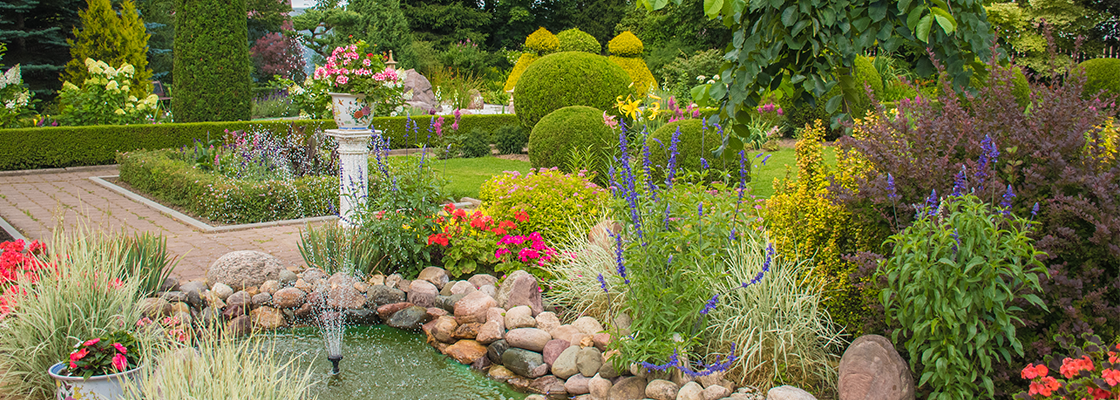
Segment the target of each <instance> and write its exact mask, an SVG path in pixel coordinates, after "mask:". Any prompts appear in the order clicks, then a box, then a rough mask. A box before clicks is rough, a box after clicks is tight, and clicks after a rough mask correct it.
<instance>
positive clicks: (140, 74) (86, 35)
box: [62, 0, 152, 97]
mask: <svg viewBox="0 0 1120 400" xmlns="http://www.w3.org/2000/svg"><path fill="white" fill-rule="evenodd" d="M86 4H87V5H88V8H87V9H86V10H85V11H79V12H78V15H79V17H80V18H81V21H82V28H81V29H78V28H76V27H75V28H74V39H73V40H71V39H67V40H66V43H67V44H69V45H70V56H71V57H72V58H71V59H70V62H69V63H67V64H66V72H65V73H63V74H62V80H63V81H68V82H70V83H73V84H75V85H81V84H82V82H85V81H86V78H89V76H90V73H89V70H88V69H87V68H86V59H87V58H92V59H94V60H101V61H104V62H106V63H108V64H109V65H121V64H125V63H127V64H130V65H132V66H133V68H135V69H136V73H135V75H134V76H133V78H132V80H131V82H130V86H131V87H132V90H131V92H130V93H131V94H132V95H133V96H136V97H144V96H146V95H147V94H148V93H150V92H151V91H152V83H151V78H152V70H150V69H148V38H149V37H150V36H151V35H148V33H147V31H146V30H145V28H144V21H142V20H141V19H140V13H139V12H137V11H136V4H135V3H133V2H132V0H124V1H122V2H120V10H119V13H120V14H119V15H118V10H116V9H113V6H112V5H111V4H110V2H109V0H87V1H86Z"/></svg>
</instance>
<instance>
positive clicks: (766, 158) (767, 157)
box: [762, 154, 770, 165]
mask: <svg viewBox="0 0 1120 400" xmlns="http://www.w3.org/2000/svg"><path fill="white" fill-rule="evenodd" d="M768 160H770V155H769V154H767V155H766V157H765V158H763V159H762V165H766V161H768Z"/></svg>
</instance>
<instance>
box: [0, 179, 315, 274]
mask: <svg viewBox="0 0 1120 400" xmlns="http://www.w3.org/2000/svg"><path fill="white" fill-rule="evenodd" d="M109 175H117V167H116V166H102V167H83V168H71V169H67V170H51V171H27V173H21V172H16V173H12V172H3V173H0V218H3V219H4V220H6V221H7V222H8V223H9V224H11V225H12V226H13V227H15V228H16V229H17V230H19V232H20V233H21V234H23V236H25V237H27V238H28V239H39V240H46V239H49V238H50V236H51V232H52V230H53V229H54V227H55V226H56V225H57V223H59V222H60V223H61V224H62V225H61V226H63V227H71V226H74V224H75V223H77V222H79V221H83V220H84V221H85V222H86V224H87V225H88V226H91V227H98V228H100V229H107V230H110V231H116V232H119V231H122V230H123V231H124V232H127V233H133V232H152V233H162V234H163V236H164V237H165V238H166V239H167V248H168V251H169V252H170V253H171V254H173V255H178V256H180V260H179V265H178V267H176V268H175V271H173V272H172V275H173V276H176V277H178V278H180V279H186V280H190V279H194V278H202V277H205V275H206V270H207V269H208V268H209V267H210V263H212V262H214V260H216V259H218V257H221V256H222V255H223V254H225V253H228V252H230V251H235V250H259V251H263V252H266V253H269V254H272V255H274V256H276V257H279V258H280V259H281V260H282V261H283V262H284V265H285V266H296V265H302V264H303V258H302V257H300V255H299V248H298V247H297V243H299V231H300V228H301V227H302V225H300V224H296V225H286V226H271V227H262V228H254V229H247V230H239V231H227V232H216V233H203V232H201V231H199V230H196V229H195V228H194V227H193V226H190V225H187V224H186V223H183V222H180V221H178V220H176V219H174V218H171V217H168V216H166V215H163V214H161V213H160V212H158V211H156V210H154V209H152V208H150V207H148V206H146V205H144V204H141V203H139V202H136V201H133V200H131V199H128V198H127V197H124V196H123V195H121V194H119V193H117V192H114V191H112V190H109V189H107V188H105V187H103V186H101V185H98V184H96V183H94V182H93V181H91V180H90V179H89V177H91V176H109Z"/></svg>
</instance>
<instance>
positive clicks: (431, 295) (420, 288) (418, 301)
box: [408, 279, 439, 308]
mask: <svg viewBox="0 0 1120 400" xmlns="http://www.w3.org/2000/svg"><path fill="white" fill-rule="evenodd" d="M438 295H439V289H437V288H436V285H433V284H432V283H431V282H428V281H426V280H423V279H417V280H415V281H412V283H410V284H409V286H408V302H409V303H412V304H415V305H418V306H420V307H425V308H426V307H435V306H437V304H436V296H438Z"/></svg>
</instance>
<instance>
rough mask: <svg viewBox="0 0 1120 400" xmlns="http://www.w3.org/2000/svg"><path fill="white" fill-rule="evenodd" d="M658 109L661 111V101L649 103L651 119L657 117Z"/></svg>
mask: <svg viewBox="0 0 1120 400" xmlns="http://www.w3.org/2000/svg"><path fill="white" fill-rule="evenodd" d="M650 97H653V98H655V99H658V100H661V99H660V98H658V97H657V96H653V95H650ZM658 111H661V103H658V102H656V101H655V102H653V104H650V105H649V119H654V118H657V112H658Z"/></svg>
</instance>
